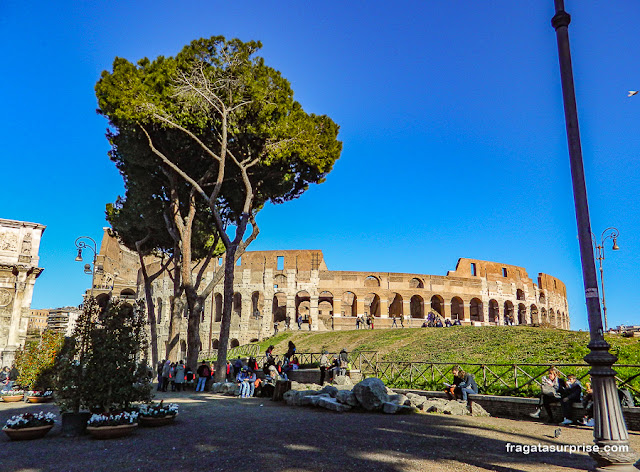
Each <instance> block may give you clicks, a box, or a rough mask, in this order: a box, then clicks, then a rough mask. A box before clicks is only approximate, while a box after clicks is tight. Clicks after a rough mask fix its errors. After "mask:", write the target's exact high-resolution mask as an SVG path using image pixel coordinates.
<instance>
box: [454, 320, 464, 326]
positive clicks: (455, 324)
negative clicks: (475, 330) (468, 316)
mask: <svg viewBox="0 0 640 472" xmlns="http://www.w3.org/2000/svg"><path fill="white" fill-rule="evenodd" d="M453 326H462V323H461V322H460V320H454V322H453Z"/></svg>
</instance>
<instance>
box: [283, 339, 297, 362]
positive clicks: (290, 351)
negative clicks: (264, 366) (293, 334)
mask: <svg viewBox="0 0 640 472" xmlns="http://www.w3.org/2000/svg"><path fill="white" fill-rule="evenodd" d="M295 353H296V345H295V344H293V341H289V344H288V348H287V353H286V354H285V355H284V359H285V361H288V360H290V359H291V358H292V357H293V355H294V354H295Z"/></svg>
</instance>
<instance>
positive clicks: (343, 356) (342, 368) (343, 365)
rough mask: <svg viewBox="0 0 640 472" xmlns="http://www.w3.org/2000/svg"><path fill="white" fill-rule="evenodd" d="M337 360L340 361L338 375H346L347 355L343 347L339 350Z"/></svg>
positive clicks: (347, 366)
mask: <svg viewBox="0 0 640 472" xmlns="http://www.w3.org/2000/svg"><path fill="white" fill-rule="evenodd" d="M338 360H339V361H340V375H347V369H348V368H349V355H348V354H347V350H346V349H345V348H342V349H341V350H340V355H339V356H338Z"/></svg>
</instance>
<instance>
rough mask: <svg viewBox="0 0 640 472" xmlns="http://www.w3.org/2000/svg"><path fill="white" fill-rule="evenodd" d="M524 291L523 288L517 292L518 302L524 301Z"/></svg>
mask: <svg viewBox="0 0 640 472" xmlns="http://www.w3.org/2000/svg"><path fill="white" fill-rule="evenodd" d="M524 299H525V298H524V290H522V289H521V288H519V289H517V290H516V300H524Z"/></svg>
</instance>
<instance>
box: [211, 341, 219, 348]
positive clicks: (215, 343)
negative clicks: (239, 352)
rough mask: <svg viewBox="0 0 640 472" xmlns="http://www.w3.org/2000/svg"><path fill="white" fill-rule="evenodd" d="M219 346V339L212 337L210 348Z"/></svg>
mask: <svg viewBox="0 0 640 472" xmlns="http://www.w3.org/2000/svg"><path fill="white" fill-rule="evenodd" d="M219 346H220V341H218V340H217V339H214V340H213V342H212V343H211V349H218V347H219Z"/></svg>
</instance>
